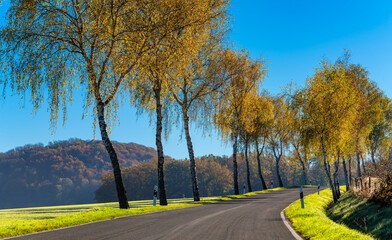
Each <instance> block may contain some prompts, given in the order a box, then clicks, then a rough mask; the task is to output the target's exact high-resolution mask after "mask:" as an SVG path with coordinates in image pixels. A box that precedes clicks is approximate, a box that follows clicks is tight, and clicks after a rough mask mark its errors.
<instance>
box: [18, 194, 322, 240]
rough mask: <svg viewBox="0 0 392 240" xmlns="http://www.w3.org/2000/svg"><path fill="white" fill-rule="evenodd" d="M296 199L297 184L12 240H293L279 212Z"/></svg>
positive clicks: (297, 195)
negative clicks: (282, 188)
mask: <svg viewBox="0 0 392 240" xmlns="http://www.w3.org/2000/svg"><path fill="white" fill-rule="evenodd" d="M315 192H317V188H305V189H304V194H305V195H307V194H310V193H315ZM298 198H299V190H298V189H297V188H294V189H285V190H281V191H276V192H270V193H263V194H258V195H254V196H250V197H246V198H241V199H235V200H230V201H224V202H219V203H213V204H207V205H202V206H196V207H189V208H183V209H176V210H169V211H162V212H155V213H150V214H144V215H134V216H128V217H122V218H116V219H112V220H108V221H101V222H95V223H89V224H85V225H80V226H75V227H70V228H64V229H59V230H54V231H48V232H42V233H37V234H31V235H25V236H20V237H17V238H12V239H28V240H35V239H45V240H49V239H56V240H65V239H66V240H78V239H83V240H85V239H92V240H100V239H102V240H103V239H108V240H109V239H110V240H120V239H121V240H122V239H135V240H136V239H137V240H139V239H148V240H150V239H151V240H152V239H165V240H166V239H181V240H188V239H197V240H205V239H213V240H218V239H222V240H226V239H247V240H248V239H263V240H267V239H273V240H277V239H284V240H289V239H295V238H294V237H293V236H292V234H291V233H290V231H289V230H288V229H287V227H286V226H285V225H284V223H283V221H282V219H281V217H280V212H281V211H282V210H283V209H284V208H286V207H287V206H288V205H290V204H291V203H292V202H294V201H295V200H297V199H298ZM305 207H306V202H305Z"/></svg>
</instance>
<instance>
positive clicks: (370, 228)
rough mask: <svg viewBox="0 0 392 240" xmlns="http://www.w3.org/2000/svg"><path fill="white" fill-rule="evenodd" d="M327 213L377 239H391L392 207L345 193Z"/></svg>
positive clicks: (332, 217)
mask: <svg viewBox="0 0 392 240" xmlns="http://www.w3.org/2000/svg"><path fill="white" fill-rule="evenodd" d="M327 215H328V216H329V217H330V218H331V219H332V220H334V221H335V222H338V223H343V224H345V225H347V226H348V227H350V228H353V229H357V230H359V231H361V232H364V233H366V234H369V235H372V236H373V237H375V238H377V239H392V207H382V206H381V205H380V204H376V203H373V202H368V201H366V200H363V199H359V198H357V197H355V196H353V195H351V194H350V193H345V194H343V195H342V197H341V198H340V199H339V202H338V203H337V204H334V205H333V206H331V208H329V209H327Z"/></svg>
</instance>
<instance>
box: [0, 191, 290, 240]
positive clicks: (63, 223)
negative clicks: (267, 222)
mask: <svg viewBox="0 0 392 240" xmlns="http://www.w3.org/2000/svg"><path fill="white" fill-rule="evenodd" d="M282 189H285V188H274V189H268V190H264V191H256V192H251V193H246V194H242V195H229V196H223V197H205V198H201V201H200V202H194V201H193V198H178V199H168V203H169V205H168V206H159V205H158V206H152V200H144V201H132V202H129V205H130V209H126V210H124V209H119V208H118V202H112V203H96V204H82V205H66V206H53V207H38V208H18V209H5V210H0V238H4V237H12V236H19V235H23V234H28V233H34V232H40V231H45V230H51V229H57V228H62V227H68V226H74V225H78V224H83V223H89V222H94V221H100V220H107V219H112V218H115V217H121V216H129V215H136V214H143V213H150V212H156V211H162V210H169V209H177V208H185V207H191V206H197V205H203V204H207V203H214V202H219V201H226V200H231V199H237V198H241V197H246V196H252V195H255V194H260V193H266V192H272V191H278V190H282ZM158 203H159V201H158Z"/></svg>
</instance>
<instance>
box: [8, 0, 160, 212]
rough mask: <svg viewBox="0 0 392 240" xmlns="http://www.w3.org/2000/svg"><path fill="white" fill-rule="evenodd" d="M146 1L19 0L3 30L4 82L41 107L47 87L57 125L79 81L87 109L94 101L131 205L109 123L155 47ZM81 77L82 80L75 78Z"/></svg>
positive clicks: (119, 185) (121, 194)
mask: <svg viewBox="0 0 392 240" xmlns="http://www.w3.org/2000/svg"><path fill="white" fill-rule="evenodd" d="M147 3H148V1H137V4H136V1H126V0H103V1H97V0H93V1H90V0H88V1H87V0H79V1H54V0H37V1H24V0H16V1H12V2H11V7H10V9H9V11H8V13H7V19H8V21H7V24H6V25H5V26H4V27H3V28H2V29H1V33H0V38H1V42H2V43H1V46H2V47H3V49H2V51H1V65H2V68H5V69H6V70H7V74H6V75H7V76H8V77H9V78H8V79H7V80H6V83H10V85H11V87H12V88H13V89H14V90H16V91H17V92H18V93H20V94H25V95H27V94H26V91H28V90H29V95H30V96H31V102H32V104H33V106H34V107H35V108H36V109H37V108H38V107H39V106H40V105H41V103H42V102H43V99H44V96H45V94H44V93H43V92H44V91H45V90H47V91H48V98H49V99H48V102H49V108H50V111H51V123H52V127H53V128H54V127H55V126H56V122H57V118H58V111H59V109H62V111H63V113H64V115H63V116H64V119H65V118H66V110H67V108H66V107H67V103H69V102H70V101H72V90H73V89H76V88H77V86H80V89H81V90H83V91H84V93H85V96H86V103H85V106H86V109H90V108H89V107H90V106H94V108H93V112H94V113H95V114H96V122H97V123H98V125H99V129H100V132H101V137H102V141H103V143H104V145H105V147H106V150H107V152H108V154H109V156H110V160H111V162H112V166H113V174H114V178H115V182H116V189H117V194H118V199H119V204H120V208H128V201H127V196H126V192H125V188H124V185H123V182H122V177H121V169H120V165H119V161H118V157H117V154H116V151H115V149H114V148H113V146H112V143H111V141H110V138H109V134H108V125H107V122H108V121H110V120H115V110H116V107H117V106H118V104H117V102H118V99H119V95H121V94H122V93H124V92H125V91H122V90H121V89H123V87H124V85H123V84H122V83H123V82H124V81H126V80H127V79H129V77H130V72H131V71H132V70H133V69H134V68H135V66H136V65H137V64H138V62H139V60H140V58H142V57H143V56H144V54H145V52H146V51H147V50H148V49H149V48H150V47H151V46H150V44H149V42H150V40H151V38H152V37H153V36H152V35H151V34H150V30H151V29H154V28H159V24H155V25H149V24H148V23H147V22H146V21H144V20H145V19H146V18H149V17H151V15H150V14H151V11H150V9H149V6H148V4H147ZM77 77H79V81H77V80H75V78H77Z"/></svg>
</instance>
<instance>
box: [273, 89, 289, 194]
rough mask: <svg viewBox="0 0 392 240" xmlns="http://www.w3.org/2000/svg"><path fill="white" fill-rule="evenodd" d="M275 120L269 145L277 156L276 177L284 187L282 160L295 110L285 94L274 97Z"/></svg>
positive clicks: (280, 185)
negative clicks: (293, 110) (292, 109)
mask: <svg viewBox="0 0 392 240" xmlns="http://www.w3.org/2000/svg"><path fill="white" fill-rule="evenodd" d="M273 104H274V121H273V123H272V125H271V129H270V133H269V135H268V145H269V147H270V148H271V151H272V153H273V155H274V157H275V167H276V177H277V178H278V184H279V187H283V181H282V177H281V175H280V161H281V160H282V156H283V153H284V151H285V149H286V148H287V147H288V144H289V137H290V127H291V119H292V118H293V117H292V115H293V112H292V111H291V110H290V107H289V104H288V99H287V98H286V97H284V96H276V97H275V98H274V99H273Z"/></svg>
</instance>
